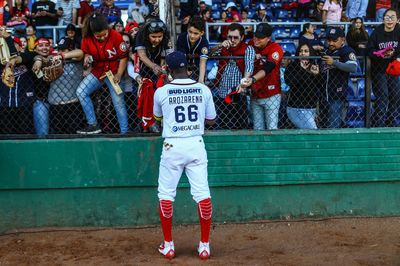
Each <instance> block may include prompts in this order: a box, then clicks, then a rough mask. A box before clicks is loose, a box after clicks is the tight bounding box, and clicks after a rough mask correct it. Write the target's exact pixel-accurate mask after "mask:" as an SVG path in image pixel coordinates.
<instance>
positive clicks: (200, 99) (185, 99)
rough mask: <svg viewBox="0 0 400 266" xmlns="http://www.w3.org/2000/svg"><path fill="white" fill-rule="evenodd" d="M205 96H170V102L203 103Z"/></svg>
mask: <svg viewBox="0 0 400 266" xmlns="http://www.w3.org/2000/svg"><path fill="white" fill-rule="evenodd" d="M202 102H203V96H201V95H199V96H192V95H188V96H169V97H168V103H169V104H183V103H202Z"/></svg>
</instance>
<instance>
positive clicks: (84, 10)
mask: <svg viewBox="0 0 400 266" xmlns="http://www.w3.org/2000/svg"><path fill="white" fill-rule="evenodd" d="M79 4H80V5H81V7H80V8H79V12H78V17H82V22H83V19H84V18H85V17H86V15H87V14H89V13H90V12H93V11H94V7H93V6H92V5H89V3H88V2H86V1H81V2H80V3H79Z"/></svg>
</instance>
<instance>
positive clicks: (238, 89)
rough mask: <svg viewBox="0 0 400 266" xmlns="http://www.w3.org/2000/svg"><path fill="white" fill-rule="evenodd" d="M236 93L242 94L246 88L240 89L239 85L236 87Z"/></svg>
mask: <svg viewBox="0 0 400 266" xmlns="http://www.w3.org/2000/svg"><path fill="white" fill-rule="evenodd" d="M236 91H237V92H238V93H242V92H245V91H246V88H245V87H242V86H241V84H239V85H238V86H237V87H236Z"/></svg>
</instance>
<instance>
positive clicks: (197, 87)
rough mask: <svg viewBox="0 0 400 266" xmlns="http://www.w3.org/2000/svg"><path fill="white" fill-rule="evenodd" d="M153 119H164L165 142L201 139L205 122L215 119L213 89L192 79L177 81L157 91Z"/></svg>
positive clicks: (163, 134)
mask: <svg viewBox="0 0 400 266" xmlns="http://www.w3.org/2000/svg"><path fill="white" fill-rule="evenodd" d="M154 115H155V116H162V117H163V132H162V136H163V137H164V138H186V137H193V136H201V135H203V133H204V121H205V119H209V120H212V119H215V117H216V113H215V107H214V102H213V99H212V95H211V92H210V89H209V88H208V87H207V86H205V85H203V84H201V83H198V82H196V81H194V80H192V79H175V80H173V81H172V82H171V83H169V84H167V85H165V86H163V87H161V88H159V89H157V90H156V92H155V95H154Z"/></svg>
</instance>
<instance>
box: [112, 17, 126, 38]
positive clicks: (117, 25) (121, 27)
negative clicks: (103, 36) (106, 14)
mask: <svg viewBox="0 0 400 266" xmlns="http://www.w3.org/2000/svg"><path fill="white" fill-rule="evenodd" d="M113 29H114V30H115V31H116V32H118V33H119V34H121V35H122V33H124V31H125V29H124V23H123V22H122V20H121V19H120V18H119V19H117V21H115V23H114V25H113Z"/></svg>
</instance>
